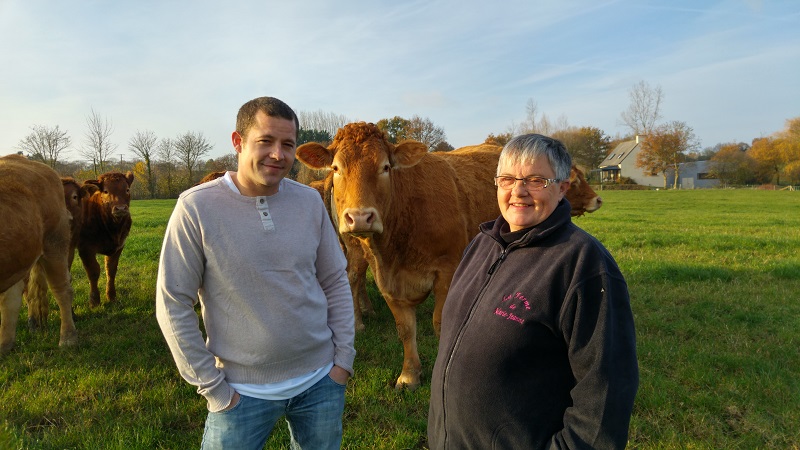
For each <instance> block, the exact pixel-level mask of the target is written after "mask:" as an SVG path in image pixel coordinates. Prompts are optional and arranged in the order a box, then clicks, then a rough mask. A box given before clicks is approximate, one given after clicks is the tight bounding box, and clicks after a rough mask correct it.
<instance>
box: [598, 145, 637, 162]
mask: <svg viewBox="0 0 800 450" xmlns="http://www.w3.org/2000/svg"><path fill="white" fill-rule="evenodd" d="M638 146H639V143H638V142H637V141H635V140H633V141H625V142H621V143H620V144H619V145H617V146H616V147H614V150H612V151H611V153H609V154H608V156H606V159H604V160H603V161H602V162H601V163H600V168H603V167H608V166H618V165H619V164H620V163H621V162H622V161H624V160H625V158H627V157H628V156H630V155H631V154H632V153H633V152H634V150H636V147H638Z"/></svg>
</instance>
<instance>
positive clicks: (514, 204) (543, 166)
mask: <svg viewBox="0 0 800 450" xmlns="http://www.w3.org/2000/svg"><path fill="white" fill-rule="evenodd" d="M499 175H502V176H510V177H515V178H525V177H531V176H538V177H542V178H555V177H556V174H555V172H554V171H553V169H552V168H551V167H550V163H549V162H548V161H547V158H545V157H541V158H537V159H536V160H535V161H534V162H533V164H515V165H511V166H508V165H505V164H504V165H503V166H502V167H500V173H499ZM567 189H569V180H566V181H562V182H560V183H553V184H550V185H549V186H547V187H546V188H544V189H542V190H539V191H529V190H528V189H527V186H523V185H522V182H521V181H516V182H515V183H514V185H513V186H512V187H511V189H504V188H501V187H499V186H498V187H497V204H498V206H500V213H501V214H502V215H503V218H504V219H506V222H508V225H509V227H510V229H511V231H518V230H522V229H524V228H528V227H532V226H534V225H538V224H540V223H542V222H544V220H545V219H547V218H548V217H550V214H552V213H553V211H554V210H555V209H556V206H558V202H560V201H561V199H562V198H564V194H565V193H566V192H567Z"/></svg>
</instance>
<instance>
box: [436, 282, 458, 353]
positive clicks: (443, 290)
mask: <svg viewBox="0 0 800 450" xmlns="http://www.w3.org/2000/svg"><path fill="white" fill-rule="evenodd" d="M454 267H455V266H454ZM454 273H455V272H448V273H446V274H442V273H441V272H440V273H438V274H437V275H436V279H435V280H434V281H433V301H434V303H433V331H434V333H436V337H437V338H438V337H439V335H440V334H441V332H442V309H444V301H445V300H446V299H447V292H448V291H449V290H450V282H451V281H453V274H454Z"/></svg>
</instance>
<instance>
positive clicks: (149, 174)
mask: <svg viewBox="0 0 800 450" xmlns="http://www.w3.org/2000/svg"><path fill="white" fill-rule="evenodd" d="M157 143H158V138H157V137H156V134H155V133H153V132H152V131H149V130H148V131H136V133H135V134H134V135H133V137H131V140H130V141H129V142H128V149H129V150H130V151H131V152H133V154H135V155H136V156H138V157H139V158H142V161H143V162H144V165H145V180H144V181H145V183H144V184H145V185H147V189H148V191H150V198H156V178H155V174H154V173H153V169H154V168H153V162H154V160H155V156H156V150H157V147H156V145H157Z"/></svg>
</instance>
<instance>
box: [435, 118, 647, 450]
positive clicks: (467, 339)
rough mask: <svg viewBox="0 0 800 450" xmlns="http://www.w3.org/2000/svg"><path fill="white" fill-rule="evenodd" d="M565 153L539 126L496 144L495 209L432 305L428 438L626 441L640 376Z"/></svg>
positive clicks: (615, 277) (630, 333)
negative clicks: (573, 202)
mask: <svg viewBox="0 0 800 450" xmlns="http://www.w3.org/2000/svg"><path fill="white" fill-rule="evenodd" d="M571 165H572V164H571V158H570V156H569V154H568V153H567V150H566V148H565V147H564V145H563V144H562V143H561V142H559V141H557V140H555V139H551V138H548V137H546V136H541V135H537V134H529V135H523V136H518V137H515V138H514V139H512V140H511V141H509V143H508V144H506V146H505V147H504V148H503V151H502V153H501V155H500V160H499V163H498V168H497V176H496V177H495V180H496V185H497V201H498V204H499V206H500V212H501V216H500V217H498V218H497V219H496V220H494V221H492V222H487V223H484V224H482V225H481V229H480V233H479V234H478V236H477V237H476V238H475V239H474V240H473V242H472V243H471V244H470V245H469V247H468V248H467V250H466V251H465V253H464V257H463V259H462V261H461V263H460V265H459V267H458V269H457V271H456V273H455V276H454V277H453V282H452V284H451V286H450V292H449V294H448V296H447V301H446V302H445V306H444V311H443V314H442V332H441V338H440V341H439V353H438V356H437V359H436V364H435V366H434V369H433V376H432V381H431V402H430V414H429V418H428V444H429V446H430V448H431V449H444V448H454V449H455V448H458V449H464V448H476V449H478V448H480V449H488V448H525V449H537V448H593V449H597V448H623V447H625V445H626V443H627V438H628V426H629V422H630V416H631V410H632V408H633V400H634V397H635V395H636V390H637V388H638V382H639V371H638V363H637V359H636V339H635V332H634V325H633V315H632V312H631V308H630V300H629V297H628V289H627V284H626V283H625V279H624V278H623V276H622V274H621V273H620V271H619V268H618V267H617V264H616V262H615V261H614V258H612V256H611V254H609V253H608V251H607V250H606V249H605V248H604V247H603V246H602V244H600V242H599V241H597V239H595V238H594V237H592V236H591V235H589V234H588V233H586V232H585V231H583V230H581V229H580V228H578V227H577V226H575V225H574V224H573V223H572V221H571V218H570V205H569V202H567V201H566V199H564V194H565V193H566V191H567V189H569V171H570V167H571Z"/></svg>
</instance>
